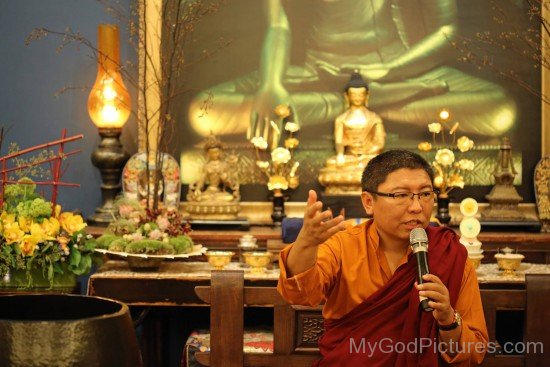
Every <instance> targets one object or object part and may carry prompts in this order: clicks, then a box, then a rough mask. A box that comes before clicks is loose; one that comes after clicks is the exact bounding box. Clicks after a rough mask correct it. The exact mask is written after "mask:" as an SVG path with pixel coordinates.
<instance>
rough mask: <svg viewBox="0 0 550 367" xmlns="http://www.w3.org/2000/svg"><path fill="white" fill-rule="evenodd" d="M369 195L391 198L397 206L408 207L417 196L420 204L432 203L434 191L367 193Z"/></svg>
mask: <svg viewBox="0 0 550 367" xmlns="http://www.w3.org/2000/svg"><path fill="white" fill-rule="evenodd" d="M367 192H370V193H371V194H375V195H379V196H385V197H388V198H392V202H393V203H395V204H397V205H408V204H410V203H411V202H413V201H414V197H415V196H418V201H419V202H421V203H433V202H434V200H435V196H436V191H434V190H431V191H422V192H418V193H414V192H394V193H388V192H378V191H367Z"/></svg>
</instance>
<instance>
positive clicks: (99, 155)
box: [88, 128, 130, 226]
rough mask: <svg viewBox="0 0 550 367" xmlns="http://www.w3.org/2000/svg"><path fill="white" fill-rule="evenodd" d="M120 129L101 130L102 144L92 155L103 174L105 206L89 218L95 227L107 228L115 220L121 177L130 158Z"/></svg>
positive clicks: (102, 191) (102, 188) (102, 192)
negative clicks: (120, 139)
mask: <svg viewBox="0 0 550 367" xmlns="http://www.w3.org/2000/svg"><path fill="white" fill-rule="evenodd" d="M121 132H122V129H120V128H108V129H107V128H100V129H99V136H100V137H101V142H100V143H99V146H98V148H97V149H96V150H95V151H94V152H93V153H92V163H93V165H94V166H95V167H97V168H98V169H99V171H100V172H101V181H102V184H101V197H102V201H103V204H102V205H101V207H99V208H97V209H96V212H95V214H94V215H93V216H92V217H90V218H88V222H89V223H90V224H93V225H98V226H107V225H108V224H109V223H110V222H111V221H112V220H113V219H114V217H113V207H114V200H115V197H116V195H117V194H118V193H119V192H120V189H121V188H122V186H121V184H120V176H121V173H122V169H123V168H124V165H125V164H126V162H127V161H128V159H129V158H130V156H129V155H128V153H126V152H125V151H124V149H123V148H122V144H120V141H119V137H120V134H121Z"/></svg>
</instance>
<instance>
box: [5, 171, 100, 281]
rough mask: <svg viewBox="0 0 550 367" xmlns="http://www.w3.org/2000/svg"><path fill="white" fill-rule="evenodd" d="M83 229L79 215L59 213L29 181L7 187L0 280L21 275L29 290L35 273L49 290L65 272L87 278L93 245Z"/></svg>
mask: <svg viewBox="0 0 550 367" xmlns="http://www.w3.org/2000/svg"><path fill="white" fill-rule="evenodd" d="M85 227H86V223H85V222H84V220H83V219H82V217H81V216H80V215H77V214H74V213H71V212H62V210H61V206H59V205H55V207H54V205H53V203H52V202H50V201H46V200H45V199H44V198H42V197H40V196H39V195H38V194H37V193H36V185H35V184H34V183H33V182H32V181H31V180H30V179H28V178H22V179H20V180H19V181H18V183H17V184H14V185H8V186H6V188H5V190H4V203H3V207H2V213H1V214H0V233H1V235H0V278H1V277H4V276H5V275H6V273H8V272H9V271H10V270H17V271H24V272H25V273H26V280H27V282H26V284H25V287H26V288H30V287H32V286H33V284H34V282H35V280H37V279H34V277H36V274H35V272H34V270H41V271H42V276H43V278H44V279H47V280H48V282H49V285H50V287H52V286H53V284H54V280H55V279H56V277H61V276H63V275H67V274H66V272H68V273H72V274H74V275H82V274H87V273H88V272H89V271H90V269H91V267H92V252H93V249H94V247H95V241H94V240H93V238H92V236H91V235H87V234H86V232H85V231H84V229H85ZM33 273H34V274H33Z"/></svg>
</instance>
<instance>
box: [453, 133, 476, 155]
mask: <svg viewBox="0 0 550 367" xmlns="http://www.w3.org/2000/svg"><path fill="white" fill-rule="evenodd" d="M456 146H457V147H458V149H460V151H461V152H463V153H464V152H467V151H468V150H470V149H472V148H473V147H474V141H473V140H470V139H469V138H468V137H467V136H461V137H460V138H458V140H457V141H456Z"/></svg>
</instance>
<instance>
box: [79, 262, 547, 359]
mask: <svg viewBox="0 0 550 367" xmlns="http://www.w3.org/2000/svg"><path fill="white" fill-rule="evenodd" d="M211 269H212V268H211V266H210V265H209V264H208V263H205V262H181V261H166V262H164V263H163V264H162V265H161V268H160V269H159V271H156V272H134V271H131V270H130V268H129V267H128V264H127V263H126V262H125V261H113V260H110V261H107V262H106V263H105V264H104V265H103V266H102V267H101V269H100V270H99V271H98V272H97V273H95V274H93V275H92V276H91V277H90V281H89V285H88V294H89V295H93V296H100V297H106V298H112V299H116V300H118V301H122V302H125V303H127V304H128V305H129V306H132V307H133V308H136V307H139V306H142V307H145V308H144V310H145V311H144V312H145V314H147V313H148V312H150V311H151V309H156V310H160V311H159V312H158V313H156V314H154V315H152V317H148V318H147V319H146V322H144V333H145V335H144V338H143V342H142V353H143V355H144V359H145V360H146V362H147V363H146V365H147V366H164V365H167V361H166V357H165V356H163V354H165V353H166V351H165V350H164V351H163V347H164V346H165V345H166V342H165V340H164V339H165V337H164V338H163V334H164V333H163V332H162V330H163V329H164V328H166V327H168V325H167V322H168V321H167V320H166V319H165V318H163V315H162V310H163V307H166V306H169V307H195V306H199V307H207V306H208V305H207V304H205V303H204V302H203V301H201V300H200V299H199V298H198V297H197V295H196V294H195V287H196V286H199V285H205V286H208V285H209V284H210V271H211ZM226 269H228V270H235V269H243V268H241V267H240V265H239V264H238V263H231V264H230V265H228V266H227V267H226ZM244 271H245V285H246V286H262V287H263V286H266V287H273V286H275V285H276V283H277V279H278V277H279V270H278V269H277V268H274V269H271V270H267V271H266V272H265V273H263V274H252V273H251V272H250V270H249V269H244ZM477 273H478V280H479V283H480V288H481V289H482V290H483V291H489V292H495V297H499V295H498V290H501V289H507V290H511V289H519V290H521V289H523V288H524V282H525V274H526V273H547V274H550V265H543V264H529V263H525V264H522V265H521V267H520V269H519V271H518V272H517V276H515V277H504V276H502V273H501V272H499V271H498V269H497V266H496V264H482V265H480V267H479V268H478V271H477ZM153 313H154V312H153ZM487 321H488V323H494V322H496V320H492V319H488V320H487ZM493 328H494V326H493ZM181 348H183V345H182V346H181Z"/></svg>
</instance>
